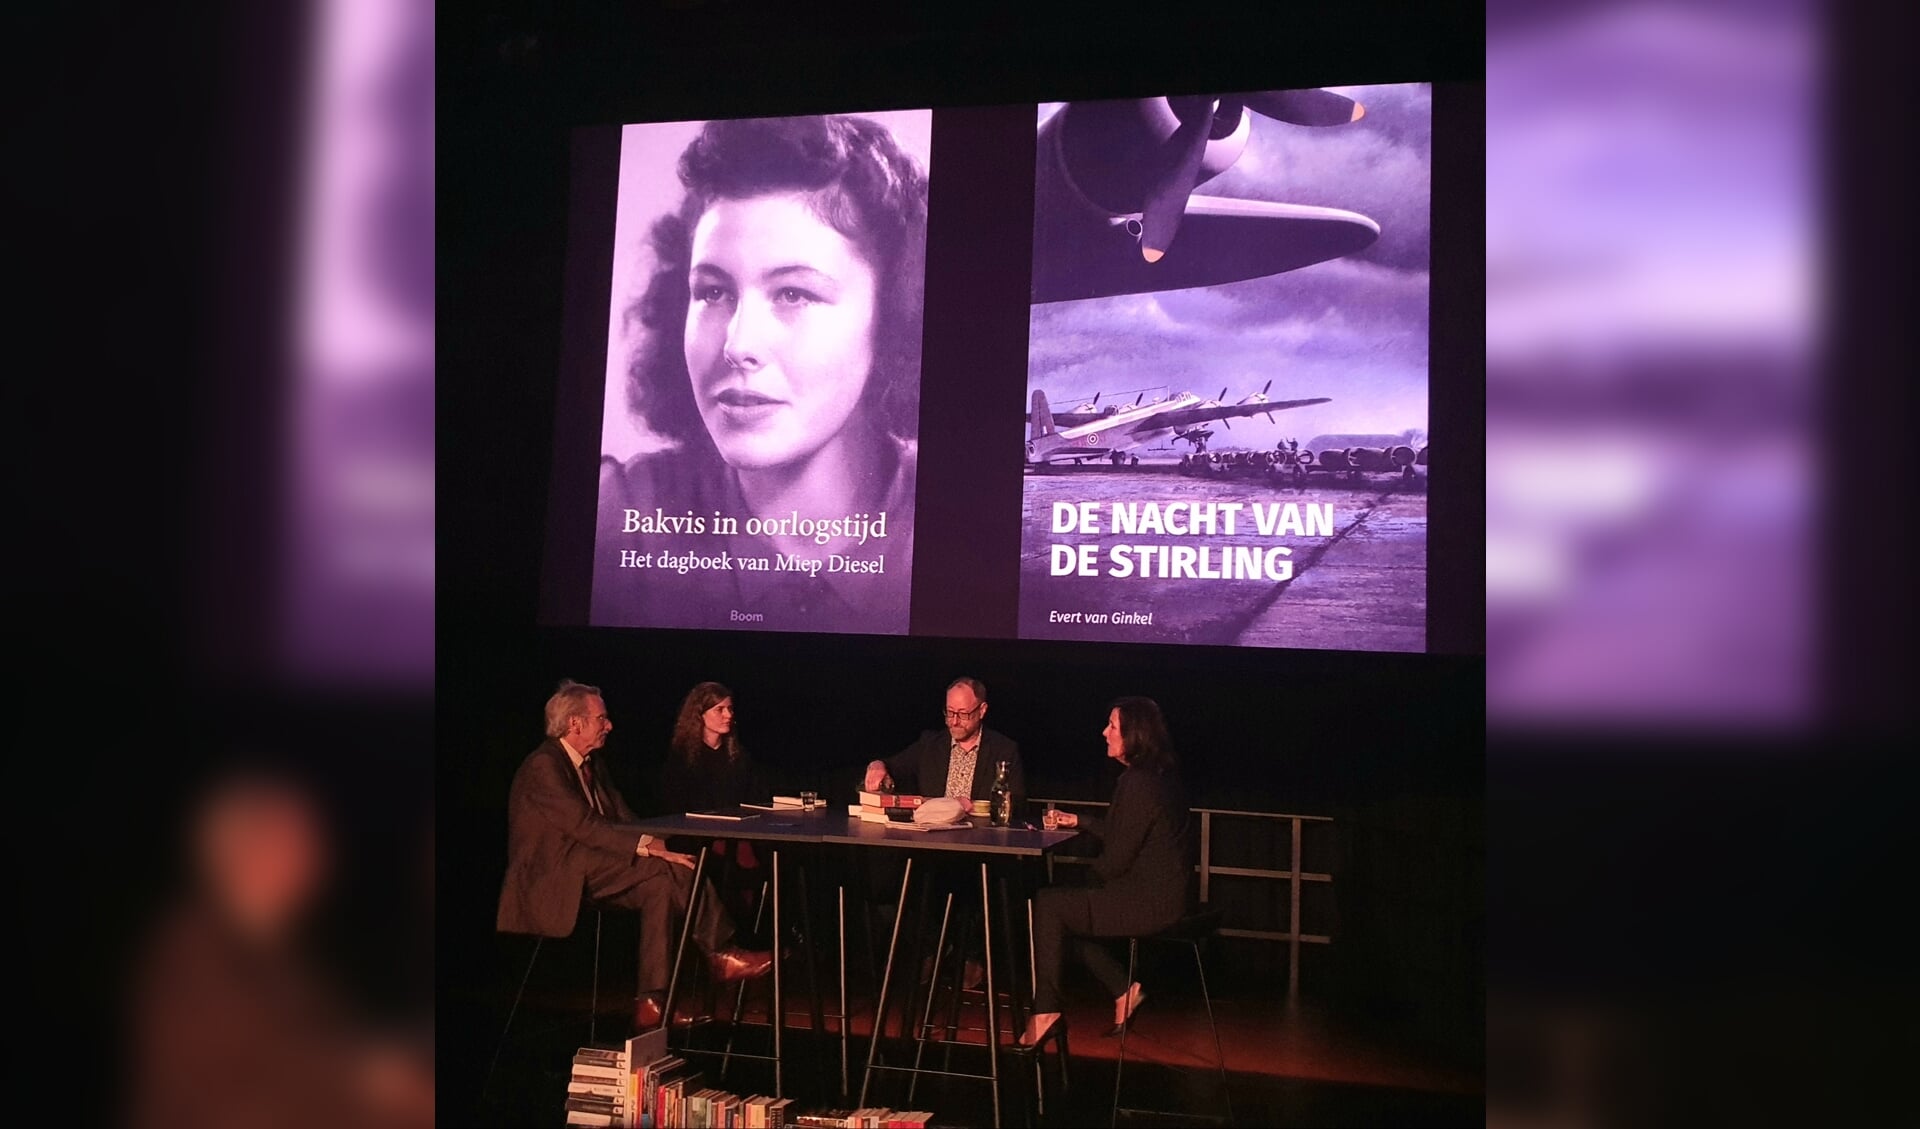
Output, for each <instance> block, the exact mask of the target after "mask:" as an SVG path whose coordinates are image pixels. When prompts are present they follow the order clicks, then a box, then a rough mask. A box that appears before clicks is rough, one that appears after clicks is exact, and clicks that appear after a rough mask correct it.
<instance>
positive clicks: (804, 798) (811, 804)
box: [800, 792, 820, 811]
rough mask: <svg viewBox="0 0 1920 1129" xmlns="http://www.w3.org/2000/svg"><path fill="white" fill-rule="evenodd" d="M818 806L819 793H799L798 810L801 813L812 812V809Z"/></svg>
mask: <svg viewBox="0 0 1920 1129" xmlns="http://www.w3.org/2000/svg"><path fill="white" fill-rule="evenodd" d="M819 806H820V793H818V792H802V793H800V810H801V811H812V810H813V809H815V808H817V807H819Z"/></svg>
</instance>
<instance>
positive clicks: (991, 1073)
mask: <svg viewBox="0 0 1920 1129" xmlns="http://www.w3.org/2000/svg"><path fill="white" fill-rule="evenodd" d="M740 814H742V815H745V816H748V817H749V818H744V819H739V820H731V819H711V818H704V817H700V816H692V815H664V816H652V817H647V818H644V819H641V820H639V821H637V822H635V823H632V824H630V825H625V826H630V827H631V829H632V830H633V831H635V832H636V833H645V834H648V835H653V836H657V837H663V838H664V837H670V836H684V837H687V838H698V839H706V840H709V841H711V840H714V839H743V840H747V841H749V842H756V843H768V844H771V845H772V851H771V854H772V871H771V883H772V888H771V894H770V896H771V897H772V899H773V938H774V947H773V1014H774V1016H775V1017H776V1018H775V1021H774V1022H773V1024H772V1027H773V1056H772V1057H773V1063H774V1095H775V1096H776V1097H780V1096H784V1095H783V1094H782V1092H781V1091H782V1087H783V1076H782V1059H783V1055H782V1049H783V1048H782V1041H781V1029H782V1028H783V1027H784V1026H785V1025H786V1011H785V991H784V984H783V978H782V964H783V961H782V958H781V948H782V942H783V941H784V939H785V933H784V931H783V930H782V927H781V921H780V854H781V851H780V846H781V845H782V844H788V843H795V844H808V843H813V844H833V845H836V846H839V847H841V848H844V849H850V850H856V851H857V850H871V849H876V848H878V849H882V850H904V851H910V852H923V851H924V852H943V853H952V854H955V855H965V856H974V857H977V858H978V861H979V866H980V917H981V921H982V923H983V928H984V929H985V930H986V937H985V940H986V952H985V957H986V961H985V964H986V968H985V972H986V976H985V981H986V1000H987V1040H986V1042H987V1062H988V1073H986V1074H984V1075H967V1076H966V1077H976V1078H982V1079H985V1080H989V1081H991V1083H992V1085H993V1120H994V1124H995V1125H998V1124H1000V1048H999V1018H998V999H997V996H996V994H995V987H994V985H995V965H994V959H993V949H994V946H993V938H992V932H991V929H992V926H991V921H992V914H991V912H990V911H991V906H990V900H989V897H988V889H989V877H990V875H989V867H990V866H991V865H992V864H993V863H995V862H997V861H998V862H1005V861H1012V860H1017V859H1020V858H1040V857H1043V856H1045V855H1046V854H1047V853H1048V852H1049V851H1052V850H1053V849H1054V848H1055V847H1058V846H1059V845H1060V844H1062V843H1064V842H1066V841H1067V840H1069V839H1072V838H1074V837H1075V836H1076V835H1078V834H1079V832H1077V831H1074V830H1060V831H1042V830H1034V829H1030V828H1026V827H1023V826H1016V827H991V826H986V825H985V824H986V821H985V820H984V819H982V818H979V817H975V818H974V820H973V822H974V824H975V826H973V827H971V828H962V829H954V830H948V831H914V830H911V829H909V828H908V827H906V826H903V825H896V824H890V823H874V822H869V821H867V820H863V819H860V818H858V817H857V816H853V815H849V814H848V813H847V812H846V810H845V809H844V808H841V809H837V810H836V809H830V808H819V809H815V810H814V811H810V812H809V811H802V810H800V809H798V808H779V809H776V810H774V811H762V810H758V809H742V810H741V812H740ZM707 855H708V850H707V848H706V847H705V846H702V847H701V849H700V855H699V859H698V861H697V862H696V864H695V866H694V876H693V877H694V883H693V893H692V897H693V898H695V899H698V898H703V897H705V896H706V895H707V891H706V881H705V878H706V867H707ZM913 863H914V857H913V855H912V854H910V855H909V856H908V858H907V863H906V869H905V871H904V873H903V874H902V875H901V879H900V895H899V899H898V901H897V902H896V903H895V907H894V921H893V931H892V936H891V938H890V940H889V941H888V944H887V960H886V968H885V971H884V972H883V973H882V974H881V978H880V993H879V998H878V999H876V1000H875V1001H874V1025H873V1028H874V1029H873V1039H872V1042H871V1044H870V1045H869V1047H868V1050H867V1065H866V1070H865V1073H864V1074H863V1076H862V1078H861V1082H860V1103H859V1104H860V1105H862V1106H864V1105H865V1104H866V1099H867V1091H868V1088H869V1086H870V1085H871V1083H872V1080H873V1073H874V1071H875V1070H893V1071H905V1072H909V1073H947V1072H945V1071H937V1072H936V1071H920V1069H919V1067H918V1066H917V1065H916V1066H914V1067H895V1066H881V1065H877V1064H876V1062H875V1059H876V1057H877V1052H878V1050H879V1047H880V1039H881V1037H882V1035H883V1033H884V1031H883V1029H884V1023H885V1018H886V1008H887V995H888V992H889V990H890V988H891V986H892V983H893V974H894V961H895V956H896V954H897V951H898V948H899V939H900V925H901V922H902V920H903V919H904V917H905V914H906V907H907V896H908V893H909V887H910V885H911V883H912V880H913ZM697 908H698V903H697V902H695V903H694V904H692V905H689V907H688V911H687V915H686V920H685V921H684V922H682V924H681V927H680V941H679V944H678V946H677V947H676V949H675V954H674V960H673V974H672V976H671V977H670V978H669V980H668V983H667V998H666V1001H665V1004H664V1006H663V1012H664V1014H665V1016H666V1021H667V1023H668V1024H669V1027H671V1024H672V1020H673V1005H674V996H675V993H676V992H677V991H678V989H679V983H680V969H681V966H682V963H683V962H684V960H685V957H686V949H687V941H688V939H689V937H690V936H691V933H692V927H693V920H694V913H695V911H696V910H697ZM845 929H846V924H845V921H844V920H842V921H841V922H840V930H841V938H840V953H841V957H840V960H841V970H840V994H841V1006H840V1013H841V1014H840V1031H841V1076H842V1084H843V1086H844V1085H845V1078H846V1054H847V1052H846V1032H847V1020H846V1011H847V1007H846V969H845V961H846V938H845ZM1003 971H1008V970H1003ZM1016 1028H1017V1023H1016Z"/></svg>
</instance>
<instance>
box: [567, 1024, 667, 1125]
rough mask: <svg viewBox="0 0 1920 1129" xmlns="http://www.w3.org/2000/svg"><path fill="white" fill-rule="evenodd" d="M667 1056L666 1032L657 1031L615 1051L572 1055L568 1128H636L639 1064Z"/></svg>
mask: <svg viewBox="0 0 1920 1129" xmlns="http://www.w3.org/2000/svg"><path fill="white" fill-rule="evenodd" d="M666 1053H667V1030H666V1028H664V1027H657V1028H655V1029H653V1030H652V1031H648V1032H645V1033H644V1034H640V1035H635V1036H634V1037H633V1038H631V1039H628V1040H627V1041H626V1042H625V1043H623V1044H621V1045H620V1046H618V1047H610V1046H599V1045H593V1046H585V1047H581V1048H580V1049H579V1050H577V1051H575V1052H574V1053H573V1073H572V1076H571V1077H569V1078H568V1079H567V1105H566V1110H567V1121H566V1123H567V1124H568V1125H591V1126H601V1125H608V1126H621V1127H628V1129H631V1127H632V1126H637V1125H639V1124H640V1118H639V1110H640V1076H639V1073H638V1071H639V1070H640V1069H641V1068H642V1066H643V1064H646V1063H651V1062H653V1061H655V1060H657V1059H660V1058H663V1057H665V1056H666Z"/></svg>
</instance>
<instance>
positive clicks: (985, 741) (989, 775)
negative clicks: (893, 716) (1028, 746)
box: [883, 727, 1027, 811]
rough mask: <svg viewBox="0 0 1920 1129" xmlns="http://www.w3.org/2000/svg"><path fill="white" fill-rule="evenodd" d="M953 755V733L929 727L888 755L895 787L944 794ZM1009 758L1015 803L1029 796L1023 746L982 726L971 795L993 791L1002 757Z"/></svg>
mask: <svg viewBox="0 0 1920 1129" xmlns="http://www.w3.org/2000/svg"><path fill="white" fill-rule="evenodd" d="M952 759H953V734H951V733H949V732H947V731H946V730H944V729H930V730H928V731H927V732H925V733H922V734H921V735H920V739H919V740H917V741H915V742H914V743H913V744H911V745H908V746H907V747H906V748H904V749H902V750H900V751H899V752H897V753H895V754H893V755H892V756H890V757H888V758H886V760H885V761H884V762H883V763H885V764H886V766H887V775H889V776H891V777H893V784H894V787H895V788H896V789H898V790H899V791H900V792H902V793H905V794H907V795H914V796H944V795H946V793H947V765H948V762H949V761H951V760H952ZM1003 760H1004V761H1006V762H1007V778H1008V780H1009V781H1010V782H1011V783H1012V784H1013V807H1014V810H1015V811H1018V810H1020V805H1022V804H1024V803H1026V800H1027V769H1026V766H1025V765H1024V764H1022V763H1021V762H1020V746H1019V744H1018V743H1016V742H1015V741H1014V740H1013V739H1012V738H1010V737H1006V736H1004V735H1002V734H999V733H995V732H994V731H993V730H991V729H987V728H984V727H983V728H982V729H981V730H980V748H979V749H978V750H977V752H976V755H975V756H974V761H973V788H972V790H971V792H969V798H971V799H975V800H985V799H988V798H990V797H992V795H993V772H994V768H995V766H996V764H997V763H998V762H1000V761H1003Z"/></svg>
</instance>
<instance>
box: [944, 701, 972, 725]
mask: <svg viewBox="0 0 1920 1129" xmlns="http://www.w3.org/2000/svg"><path fill="white" fill-rule="evenodd" d="M941 712H942V713H944V714H946V715H947V720H948V721H965V720H966V719H968V718H970V717H972V716H973V715H974V714H977V713H979V712H980V707H979V706H977V705H976V706H974V707H973V708H972V709H969V710H942V711H941Z"/></svg>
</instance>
